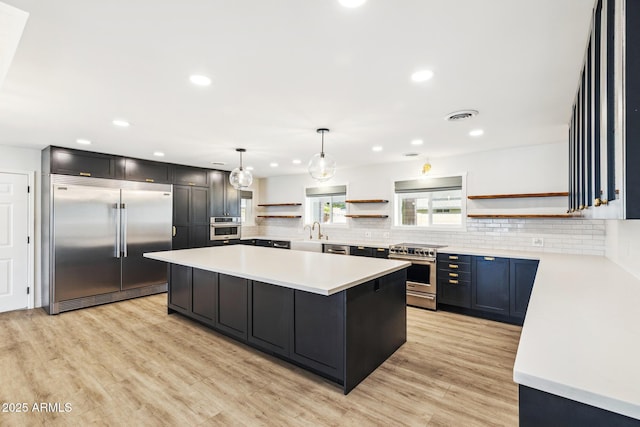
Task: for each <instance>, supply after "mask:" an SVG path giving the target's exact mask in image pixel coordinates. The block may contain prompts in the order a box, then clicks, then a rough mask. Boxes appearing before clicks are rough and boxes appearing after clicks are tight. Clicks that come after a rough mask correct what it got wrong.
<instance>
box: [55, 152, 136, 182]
mask: <svg viewBox="0 0 640 427" xmlns="http://www.w3.org/2000/svg"><path fill="white" fill-rule="evenodd" d="M42 160H43V163H46V165H45V166H46V167H43V171H44V170H47V169H49V168H50V171H51V173H55V174H60V175H78V176H86V177H93V178H107V179H122V178H123V177H124V159H123V158H122V157H118V156H112V155H109V154H101V153H93V152H91V151H83V150H71V149H67V148H60V147H47V148H45V149H44V150H43V152H42Z"/></svg>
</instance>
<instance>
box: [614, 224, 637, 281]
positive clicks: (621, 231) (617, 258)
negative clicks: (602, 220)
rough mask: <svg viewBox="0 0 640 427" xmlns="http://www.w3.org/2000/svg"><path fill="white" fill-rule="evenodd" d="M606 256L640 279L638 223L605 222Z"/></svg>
mask: <svg viewBox="0 0 640 427" xmlns="http://www.w3.org/2000/svg"><path fill="white" fill-rule="evenodd" d="M606 226H607V237H606V255H607V258H609V259H611V260H612V261H613V262H615V263H616V264H619V265H620V266H621V267H622V268H624V269H625V270H627V271H629V272H630V273H631V274H633V275H634V276H636V277H638V278H640V221H638V220H627V221H622V220H609V221H606Z"/></svg>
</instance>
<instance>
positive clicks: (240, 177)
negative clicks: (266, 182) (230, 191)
mask: <svg viewBox="0 0 640 427" xmlns="http://www.w3.org/2000/svg"><path fill="white" fill-rule="evenodd" d="M236 151H237V152H238V153H240V166H239V167H237V168H235V169H234V170H232V171H231V174H230V175H229V182H230V183H231V185H232V186H233V188H235V189H236V190H237V189H240V188H246V187H248V186H250V185H251V183H252V182H253V175H252V174H251V172H250V171H248V170H245V169H244V168H243V167H242V153H244V152H245V151H246V150H245V149H244V148H236Z"/></svg>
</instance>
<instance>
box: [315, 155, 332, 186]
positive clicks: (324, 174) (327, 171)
mask: <svg viewBox="0 0 640 427" xmlns="http://www.w3.org/2000/svg"><path fill="white" fill-rule="evenodd" d="M309 174H310V175H311V178H313V179H315V180H316V181H320V182H322V181H327V180H329V179H331V178H333V176H334V175H335V174H336V161H335V160H333V159H332V158H331V157H329V156H327V155H326V154H325V153H318V154H315V155H314V156H313V157H312V158H311V160H309Z"/></svg>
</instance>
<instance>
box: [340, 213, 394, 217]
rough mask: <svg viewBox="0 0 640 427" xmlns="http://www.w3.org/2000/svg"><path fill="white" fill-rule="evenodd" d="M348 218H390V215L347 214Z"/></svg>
mask: <svg viewBox="0 0 640 427" xmlns="http://www.w3.org/2000/svg"><path fill="white" fill-rule="evenodd" d="M345 217H347V218H389V215H377V214H376V215H374V214H371V215H345Z"/></svg>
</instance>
